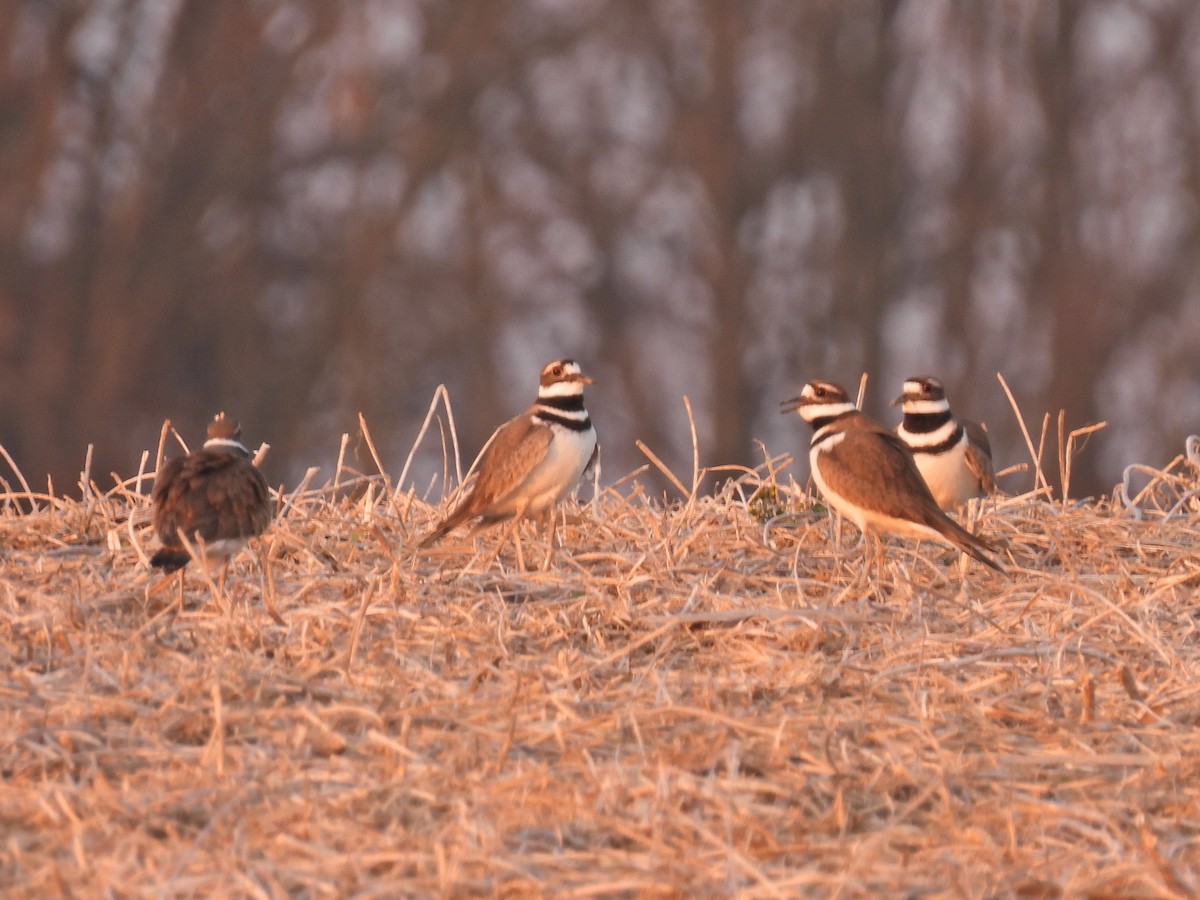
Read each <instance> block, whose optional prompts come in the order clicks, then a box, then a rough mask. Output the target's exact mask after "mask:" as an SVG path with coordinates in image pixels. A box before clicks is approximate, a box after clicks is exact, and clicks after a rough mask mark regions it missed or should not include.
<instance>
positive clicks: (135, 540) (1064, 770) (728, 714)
mask: <svg viewBox="0 0 1200 900" xmlns="http://www.w3.org/2000/svg"><path fill="white" fill-rule="evenodd" d="M770 467H771V466H770V465H769V464H765V465H764V466H763V467H762V469H760V470H759V471H758V472H752V473H747V474H745V475H744V476H743V477H742V478H741V479H740V480H738V481H736V482H734V483H731V484H729V485H728V486H727V487H726V488H725V489H724V490H723V491H722V492H721V493H719V494H718V495H716V496H705V497H694V498H693V499H692V500H690V501H689V502H686V503H679V504H675V505H669V506H664V505H663V504H661V503H658V502H651V501H650V500H648V499H647V498H646V497H645V496H644V494H643V493H642V490H641V489H640V488H639V487H638V486H637V482H636V481H626V482H625V483H623V484H622V485H620V486H619V487H618V488H615V489H609V490H607V491H605V492H604V493H603V494H602V495H601V496H600V497H599V499H598V500H597V502H596V504H595V505H594V507H583V508H575V507H572V508H570V509H569V510H568V513H569V515H568V519H569V522H568V525H567V527H566V529H565V533H564V537H565V543H566V547H567V549H566V551H564V552H560V554H559V555H558V557H557V559H556V562H555V564H554V565H553V566H552V567H551V568H550V569H549V570H548V571H545V572H539V571H514V569H513V564H512V559H513V555H512V552H511V548H507V547H506V548H503V549H502V550H501V553H500V556H499V558H498V559H497V560H496V561H495V562H494V563H491V564H487V557H488V556H489V555H490V554H491V552H492V551H493V550H494V549H495V547H496V541H497V537H498V532H496V531H491V532H484V533H482V534H480V535H478V536H477V537H474V538H472V537H471V536H469V535H452V536H451V537H450V538H449V539H448V540H447V541H446V542H445V544H444V545H442V546H439V547H437V548H435V549H434V550H432V551H430V552H429V553H427V554H425V555H422V556H415V557H413V556H410V555H408V553H407V551H406V549H405V547H406V543H407V542H408V541H409V540H410V539H411V537H412V536H413V535H414V534H416V533H420V532H421V531H422V530H423V529H425V528H426V527H428V526H429V525H430V524H431V523H432V522H433V520H434V518H435V515H436V513H437V512H438V509H436V508H435V507H433V506H431V505H429V504H427V503H425V502H423V501H422V500H420V499H418V498H415V497H413V496H412V495H410V494H399V495H393V493H392V492H391V490H390V486H389V485H388V483H387V482H386V481H385V479H384V478H383V477H381V476H375V477H366V476H363V475H358V474H355V473H353V472H349V471H346V470H341V471H339V473H338V474H337V476H335V478H334V479H333V480H331V481H330V483H329V484H328V485H326V486H325V487H315V488H313V487H308V488H305V489H304V490H303V491H297V492H293V493H288V494H285V495H284V496H283V497H281V499H280V505H281V510H282V513H281V516H280V518H279V519H278V521H277V523H276V524H275V525H274V527H273V529H272V530H271V531H270V532H269V534H268V535H267V536H266V537H265V538H264V539H263V540H262V541H260V542H259V544H258V550H259V553H258V557H257V558H256V557H255V556H254V555H252V554H244V555H243V556H242V557H241V558H240V559H239V560H238V561H237V562H236V564H235V566H234V570H233V572H232V573H231V576H230V579H229V590H228V594H229V595H228V596H223V595H220V594H217V593H216V592H215V588H213V587H212V586H211V584H210V581H209V580H208V579H206V578H205V577H204V575H203V574H202V573H199V572H195V571H192V572H189V574H188V578H187V582H186V587H187V604H186V607H185V609H184V611H183V612H182V613H180V611H179V610H178V608H177V607H176V606H175V599H176V589H175V581H174V580H173V579H162V578H160V577H159V576H157V575H154V574H151V573H150V572H149V571H148V570H147V569H146V567H145V564H144V559H145V549H146V547H147V546H149V544H150V543H151V537H150V534H149V530H148V524H147V518H148V511H147V508H146V501H145V497H144V496H143V495H144V493H145V492H146V490H147V489H148V486H149V480H148V479H147V478H143V480H142V483H141V491H140V493H139V491H138V490H137V488H138V483H137V481H136V480H135V479H131V480H130V481H129V482H127V483H124V484H122V485H120V486H118V487H117V488H115V489H114V490H112V491H110V492H108V493H107V494H104V495H99V494H91V493H89V499H87V500H86V501H83V502H76V501H67V500H61V499H58V500H53V501H51V500H50V499H49V498H42V500H41V501H40V502H39V504H38V509H36V510H34V511H26V512H18V510H17V509H16V505H17V504H16V501H17V499H18V498H19V497H21V496H22V495H24V494H25V493H26V492H27V490H28V489H27V488H26V491H10V492H9V494H8V497H7V500H8V503H7V512H6V513H5V514H4V515H3V516H0V553H2V558H0V571H2V573H3V581H2V583H0V588H2V591H3V594H2V596H0V605H2V609H3V615H2V617H0V634H2V638H0V663H2V665H3V673H4V675H3V683H2V684H0V729H2V730H0V734H2V735H3V738H2V747H3V749H2V752H0V764H2V768H3V776H4V782H3V786H2V787H0V834H2V835H3V838H2V840H0V887H2V888H3V893H4V895H5V896H10V897H49V896H56V895H63V894H70V895H75V896H99V895H106V896H121V897H134V896H155V897H164V896H165V897H174V896H210V895H211V896H217V895H222V896H248V897H283V896H289V895H292V896H304V897H343V896H403V895H443V896H497V895H498V896H508V897H527V896H539V895H546V896H567V897H645V896H649V897H657V896H662V897H671V896H689V897H690V896H711V895H737V896H745V897H776V896H784V897H790V896H798V895H808V896H822V897H825V896H845V897H866V896H877V895H880V894H888V895H896V894H897V893H908V894H909V895H910V896H911V895H936V896H966V897H992V896H1020V897H1029V898H1037V897H1058V896H1081V895H1089V894H1091V895H1095V896H1113V895H1120V896H1131V895H1132V896H1148V897H1157V896H1168V895H1182V894H1188V893H1192V892H1195V891H1196V890H1198V889H1200V843H1198V842H1200V727H1198V726H1200V636H1198V634H1197V624H1198V618H1197V611H1196V604H1195V596H1196V592H1197V588H1198V587H1200V559H1198V556H1197V540H1196V534H1197V531H1196V525H1197V512H1196V507H1195V501H1194V500H1193V501H1192V505H1191V506H1188V505H1187V504H1186V503H1185V504H1184V505H1183V507H1182V508H1181V509H1178V510H1175V512H1174V514H1173V515H1170V516H1164V515H1163V514H1162V512H1161V509H1160V506H1161V505H1162V504H1161V503H1158V502H1157V500H1156V503H1155V504H1150V505H1146V506H1145V507H1144V515H1143V517H1142V518H1141V520H1137V519H1135V517H1133V516H1131V515H1129V514H1128V511H1127V509H1126V508H1125V507H1124V504H1123V501H1119V500H1113V501H1103V502H1100V503H1096V504H1075V505H1064V504H1061V503H1054V502H1050V501H1047V500H1045V499H1043V498H1042V497H1043V495H1040V494H1039V495H1033V494H1031V495H1027V496H1023V497H1015V498H1008V499H1005V500H1002V501H1000V502H998V503H996V504H994V505H991V506H989V507H988V508H987V509H986V510H985V511H984V512H983V515H982V516H981V519H980V524H979V527H980V528H981V530H982V531H983V533H984V534H985V535H987V536H988V537H989V538H990V539H992V540H994V541H996V542H998V543H999V544H1001V545H1002V546H1003V547H1004V552H1003V554H1002V557H1003V559H1004V560H1005V562H1006V564H1007V565H1008V566H1009V567H1010V570H1011V573H1012V577H1011V578H1009V579H1004V578H1002V577H1000V576H998V575H997V574H995V573H993V572H991V571H989V570H987V569H984V568H983V567H981V566H978V565H975V564H972V565H971V566H970V568H969V569H968V570H967V571H966V575H965V578H964V577H962V576H961V575H960V570H959V568H958V564H957V561H956V560H955V559H954V557H953V556H952V555H951V554H950V553H948V552H945V551H943V550H941V549H940V548H934V547H931V546H922V547H919V548H918V547H914V546H913V545H911V544H907V543H895V542H893V543H892V544H891V545H890V546H889V548H888V554H887V562H886V564H885V567H884V569H883V571H881V572H878V573H872V577H870V578H867V577H865V576H864V575H863V573H862V567H861V565H860V563H861V550H860V549H859V547H858V544H857V535H856V534H855V533H854V531H853V529H851V528H845V529H843V530H842V531H841V532H840V533H839V534H838V535H837V536H836V539H835V537H834V535H833V532H832V529H831V523H830V522H829V520H828V519H827V518H826V517H825V516H824V515H823V514H822V513H821V511H820V509H819V508H818V507H816V506H815V505H814V506H810V507H804V506H803V505H802V504H796V503H793V504H792V506H791V510H792V511H791V513H790V514H789V515H787V516H783V517H780V518H778V519H776V520H774V521H773V522H772V523H771V524H770V525H769V526H768V527H765V528H764V526H763V525H762V524H760V523H759V522H758V521H756V520H755V519H754V518H753V517H752V516H751V515H750V513H749V512H748V509H747V504H746V502H745V501H746V500H747V499H748V498H749V496H750V495H751V494H753V493H754V492H755V490H756V488H757V487H758V486H759V483H760V482H761V481H762V480H764V476H763V474H762V473H764V472H766V471H767V470H768V469H769V468H770ZM1151 477H1152V478H1153V479H1155V480H1154V481H1153V482H1152V483H1151V484H1150V485H1148V487H1147V490H1148V493H1146V492H1143V496H1142V500H1141V501H1138V502H1139V503H1144V502H1145V501H1146V500H1147V499H1150V498H1158V497H1159V495H1160V494H1162V493H1164V492H1167V493H1170V492H1176V493H1177V494H1178V496H1184V495H1185V494H1186V492H1187V491H1188V490H1192V489H1194V488H1195V487H1196V481H1197V479H1196V471H1195V467H1194V466H1193V464H1192V463H1190V462H1189V461H1187V460H1177V461H1176V462H1175V463H1173V464H1172V467H1170V469H1169V470H1167V471H1163V472H1159V473H1157V474H1156V475H1153V476H1151ZM679 480H680V481H681V482H684V481H687V480H688V479H687V478H682V479H679ZM766 480H767V481H769V478H767V479H766ZM335 482H336V484H337V485H338V487H337V488H336V489H335V488H334V486H333V485H334V483H335ZM693 483H695V479H693ZM3 499H4V498H3V497H2V496H0V500H3ZM767 499H768V500H769V499H770V497H769V495H768V497H767ZM1130 499H1131V500H1133V499H1134V498H1132V497H1131V498H1130ZM761 503H762V498H761V497H760V498H759V499H758V500H756V501H755V508H756V509H757V508H758V507H759V506H760V505H761ZM1166 505H1167V506H1170V500H1169V498H1168V500H1167V501H1166ZM1139 508H1142V507H1139ZM524 534H525V537H524V543H525V548H526V555H527V558H528V559H530V560H535V559H536V560H540V558H541V556H540V555H539V551H540V552H541V553H544V550H545V545H544V543H542V542H541V541H540V539H539V538H538V537H537V536H536V535H535V533H534V531H533V530H532V529H530V530H527V531H526V532H525V533H524Z"/></svg>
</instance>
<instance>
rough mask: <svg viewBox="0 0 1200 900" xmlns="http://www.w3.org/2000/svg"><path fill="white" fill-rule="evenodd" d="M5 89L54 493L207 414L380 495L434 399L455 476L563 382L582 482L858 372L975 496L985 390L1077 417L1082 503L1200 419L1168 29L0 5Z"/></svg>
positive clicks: (442, 10) (947, 14)
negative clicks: (972, 426) (360, 471)
mask: <svg viewBox="0 0 1200 900" xmlns="http://www.w3.org/2000/svg"><path fill="white" fill-rule="evenodd" d="M0 52H2V54H3V55H2V57H0V443H3V445H4V446H5V447H6V448H7V449H8V450H9V451H10V452H11V453H12V454H13V456H14V457H15V458H16V460H17V462H18V464H19V465H20V467H21V468H22V469H23V470H24V471H25V473H26V475H28V476H29V477H30V478H31V480H35V482H39V483H40V484H43V485H44V483H45V482H44V473H51V474H53V476H54V478H55V485H56V488H57V489H58V490H65V489H68V488H72V486H73V484H74V482H75V480H76V479H77V478H78V473H79V471H80V469H81V467H82V463H83V459H84V453H85V448H86V446H87V444H88V443H93V442H94V443H95V444H96V462H95V472H96V475H97V478H98V479H99V478H101V477H102V476H103V480H104V482H105V483H108V479H107V477H106V473H107V472H109V471H117V472H119V473H121V474H122V475H129V474H132V473H133V472H134V471H135V470H136V466H137V459H138V455H139V452H140V450H141V449H142V448H151V449H153V447H154V446H155V444H156V442H157V439H158V432H159V427H160V425H161V422H162V420H163V419H164V418H168V417H169V418H171V419H172V420H173V421H174V422H175V423H176V425H177V426H178V427H179V428H180V429H181V431H182V432H183V434H184V436H185V437H187V438H188V439H190V440H191V441H192V442H193V444H194V443H196V442H198V440H199V437H200V435H201V433H202V428H203V424H204V422H205V421H206V420H207V419H208V417H209V416H211V415H212V413H214V412H215V411H216V410H218V409H228V410H229V411H230V412H231V413H233V414H234V415H236V416H237V417H239V418H240V419H241V421H242V422H243V424H244V425H245V427H246V437H247V440H248V442H249V443H251V444H252V445H257V443H258V442H259V441H262V440H266V441H269V442H270V443H271V444H272V446H273V448H274V450H273V452H272V454H271V456H270V457H269V458H268V462H267V469H268V475H269V477H270V478H271V480H272V481H273V482H276V483H278V482H280V481H289V482H290V483H294V479H295V478H296V476H297V473H299V472H303V470H304V468H305V467H306V466H308V465H310V464H325V465H329V464H331V463H332V462H333V460H334V458H335V456H336V452H337V445H338V437H339V435H340V434H341V433H342V432H345V431H350V432H353V431H354V429H355V427H356V413H357V412H359V411H361V412H362V413H364V415H365V416H366V420H367V422H368V424H369V426H370V427H371V431H372V434H373V436H374V438H375V441H376V444H377V445H378V446H379V449H380V451H381V453H382V455H383V457H384V462H385V464H386V465H387V466H388V467H389V471H390V472H391V474H393V475H395V474H397V472H398V468H399V464H400V462H401V461H402V460H403V458H404V456H405V455H406V454H407V452H408V450H409V448H410V446H411V445H412V442H413V439H414V438H415V436H416V431H417V427H418V425H419V423H420V421H421V419H422V418H423V416H424V414H425V411H426V409H427V408H428V406H429V402H430V399H431V396H432V394H433V390H434V388H435V386H436V385H437V384H438V383H439V382H445V383H446V384H447V386H448V387H449V390H450V393H451V397H452V399H453V402H454V407H455V412H456V416H457V419H458V423H459V428H460V436H461V437H462V440H463V444H464V452H465V453H466V455H467V457H468V459H469V458H470V456H471V455H473V454H474V452H475V450H476V449H477V448H478V447H479V446H480V445H481V443H482V442H483V441H484V440H485V438H486V437H487V435H488V434H489V433H490V431H491V429H492V428H493V427H494V426H495V425H496V424H498V423H499V422H500V421H501V420H502V419H503V418H505V417H507V416H508V415H511V414H514V413H516V412H518V411H520V410H521V409H523V408H524V407H525V406H526V405H527V404H528V403H529V402H530V401H531V400H532V398H533V394H534V386H535V379H536V373H537V370H538V368H539V366H540V365H541V364H542V363H543V362H545V361H546V360H547V359H549V358H551V357H554V356H560V355H568V356H573V357H575V358H577V359H578V360H580V361H581V363H582V364H583V365H584V367H585V370H587V371H589V372H590V373H591V374H593V375H594V376H595V377H596V378H597V381H598V383H597V385H596V386H595V388H594V389H592V390H591V391H590V392H589V406H590V408H591V409H592V414H593V418H594V420H595V421H596V423H597V427H598V429H599V431H600V434H601V440H602V442H603V443H604V446H605V456H604V463H605V480H606V481H611V480H613V479H614V478H615V477H617V476H619V475H622V474H624V473H625V472H627V471H629V470H630V469H632V468H633V467H634V466H636V465H638V464H640V463H641V462H644V461H645V460H644V459H643V458H642V457H641V455H640V454H639V453H638V452H637V450H636V449H635V448H634V447H633V441H634V439H635V438H642V439H643V440H645V441H646V442H647V443H648V444H649V445H650V446H651V447H652V448H654V449H655V450H656V451H657V452H658V453H659V454H660V455H661V456H663V457H664V458H665V459H666V460H667V461H668V462H669V463H671V464H672V465H674V466H678V467H679V469H680V470H681V471H684V472H686V471H687V470H688V468H689V466H690V458H691V450H690V440H689V436H688V429H687V423H686V418H685V413H684V408H683V405H682V402H681V397H682V395H683V394H685V393H686V394H687V395H688V396H689V397H690V398H691V401H692V403H693V406H694V408H695V411H696V415H697V423H698V426H699V432H700V446H701V450H702V462H703V463H705V464H718V463H727V462H744V463H754V462H758V461H761V458H762V457H761V453H760V452H759V451H757V450H756V448H755V443H754V442H755V439H759V440H762V441H764V442H765V443H766V445H767V447H768V449H769V450H770V451H772V452H773V453H781V452H784V451H788V450H793V451H802V449H803V448H804V447H805V446H806V442H807V440H808V431H807V429H806V428H804V427H803V425H802V423H800V422H799V421H798V420H797V419H795V418H794V417H789V418H786V419H785V418H781V417H780V416H779V415H778V414H777V408H778V402H779V401H780V400H782V399H784V398H786V397H789V396H792V395H794V394H795V393H796V391H797V388H798V387H799V385H800V384H801V383H802V382H803V381H804V380H806V379H808V378H812V377H825V378H833V379H837V380H842V381H843V382H846V383H847V385H848V386H854V385H855V384H856V383H857V379H858V376H859V373H860V372H862V371H864V370H865V371H868V372H869V373H870V374H871V378H872V381H871V385H870V392H869V403H868V409H869V411H871V412H873V413H875V414H877V415H880V416H885V417H886V418H887V421H889V422H891V421H894V420H895V413H894V411H893V410H891V409H890V408H888V407H887V406H886V401H887V400H889V399H890V398H892V397H893V396H895V395H896V394H897V393H898V392H899V388H900V381H901V380H902V379H903V377H904V376H905V375H910V374H923V373H929V374H936V375H939V376H940V377H942V378H943V380H944V381H945V382H946V383H947V387H948V389H949V391H950V397H951V400H952V402H953V403H954V404H955V406H956V407H957V408H958V409H959V410H960V412H962V413H964V414H970V415H972V416H973V417H976V418H985V419H988V420H989V421H990V422H991V426H992V427H991V430H992V435H993V441H994V443H995V444H996V445H997V448H998V449H997V461H998V464H999V465H1001V466H1003V465H1006V464H1008V463H1012V462H1017V461H1021V460H1024V459H1026V458H1027V454H1026V452H1025V450H1024V445H1023V442H1022V440H1021V438H1020V435H1019V433H1018V431H1017V429H1016V426H1015V423H1014V421H1013V419H1012V415H1011V413H1010V412H1009V408H1008V404H1007V402H1006V400H1005V398H1004V395H1003V393H1002V392H1001V390H1000V388H999V386H998V385H997V382H996V379H995V373H996V372H997V371H1000V372H1002V373H1004V375H1005V377H1006V378H1007V380H1008V382H1009V383H1010V385H1012V387H1013V388H1014V391H1015V393H1016V395H1017V399H1018V401H1019V402H1020V404H1021V407H1022V410H1023V411H1024V413H1025V415H1026V417H1027V418H1028V419H1029V420H1030V423H1031V426H1037V425H1039V424H1040V420H1041V416H1042V414H1043V412H1045V411H1051V412H1056V411H1057V410H1058V409H1059V408H1065V409H1066V410H1067V423H1068V427H1076V426H1079V425H1083V424H1086V423H1088V422H1092V421H1095V420H1098V419H1107V420H1108V421H1109V423H1110V426H1109V428H1108V429H1107V430H1106V431H1103V432H1101V433H1100V434H1099V435H1098V436H1097V437H1095V438H1094V439H1093V441H1092V443H1091V444H1090V445H1089V446H1088V448H1087V450H1086V451H1085V453H1084V455H1083V456H1082V457H1081V458H1080V459H1079V461H1078V463H1077V467H1076V471H1075V474H1074V479H1073V485H1074V486H1076V487H1078V488H1079V490H1080V492H1097V491H1104V490H1106V489H1107V488H1108V487H1110V486H1111V485H1112V484H1113V483H1114V482H1115V481H1116V480H1118V479H1119V477H1120V470H1121V467H1122V466H1123V465H1124V464H1125V463H1126V462H1130V461H1134V460H1137V461H1143V462H1151V463H1164V462H1166V461H1167V460H1169V459H1170V458H1171V456H1173V455H1174V454H1175V453H1176V452H1178V450H1179V449H1180V447H1181V446H1182V437H1183V436H1184V435H1185V434H1186V433H1188V432H1189V431H1195V430H1196V429H1197V424H1198V422H1200V352H1198V349H1197V348H1198V347H1200V252H1197V251H1198V250H1200V221H1198V217H1197V203H1196V198H1197V192H1198V190H1200V141H1198V140H1197V131H1198V128H1200V4H1197V3H1191V2H1184V0H1142V2H1133V0H1129V2H1123V0H1077V2H1053V0H994V2H982V3H956V2H949V0H907V2H883V0H812V2H798V0H737V2H733V0H344V2H330V0H86V2H85V0H11V2H7V3H4V4H0ZM433 443H435V444H436V441H434V442H433ZM430 449H431V450H436V448H435V447H433V446H431V448H430ZM798 455H800V456H801V457H802V458H803V455H804V454H803V452H800V453H799V454H798ZM424 465H425V468H424V469H423V470H422V472H421V473H419V474H421V475H422V477H423V478H424V479H425V482H424V483H426V484H427V483H428V478H429V477H430V476H431V475H432V474H433V473H434V472H435V471H436V470H440V465H435V464H434V460H433V456H432V454H430V455H429V456H428V457H426V459H425V460H424ZM393 466H394V467H395V468H392V467H393ZM805 469H806V464H805V463H804V462H803V459H802V461H801V462H800V463H799V470H798V473H797V475H798V477H802V475H803V471H804V470H805ZM328 471H329V470H328V469H326V472H328ZM3 474H4V476H5V477H6V478H7V477H8V473H3ZM1021 478H1022V483H1020V484H1014V483H1010V484H1009V485H1007V486H1008V487H1009V489H1010V490H1018V489H1024V488H1027V487H1028V486H1029V484H1028V482H1029V478H1028V477H1027V476H1021ZM72 490H73V488H72Z"/></svg>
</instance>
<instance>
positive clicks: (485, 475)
mask: <svg viewBox="0 0 1200 900" xmlns="http://www.w3.org/2000/svg"><path fill="white" fill-rule="evenodd" d="M553 438H554V431H553V430H552V429H551V428H550V426H549V425H544V424H542V423H541V422H539V421H537V420H536V419H535V418H534V417H533V416H532V415H530V414H529V413H526V414H524V415H520V416H517V417H516V418H515V419H510V420H509V421H508V422H505V423H504V424H503V425H501V426H500V428H499V429H498V430H497V431H496V434H495V436H494V437H493V438H492V442H491V444H490V445H489V446H488V449H487V453H486V454H484V457H483V459H482V460H481V461H480V463H479V477H478V478H477V479H476V481H475V490H474V491H472V492H471V497H470V501H471V506H472V507H473V508H474V509H475V511H476V514H481V513H484V512H486V511H487V509H488V507H490V506H495V505H497V504H499V503H502V502H504V501H505V500H506V499H507V498H508V497H509V495H511V494H512V493H513V492H514V491H516V490H518V489H519V488H520V487H521V485H522V484H523V483H524V482H525V479H526V478H528V477H529V474H530V473H531V472H532V471H533V470H534V469H535V468H537V466H538V465H539V464H540V463H541V462H542V460H544V459H545V458H546V451H547V449H548V448H549V447H550V441H551V440H552V439H553ZM476 498H478V499H476Z"/></svg>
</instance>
